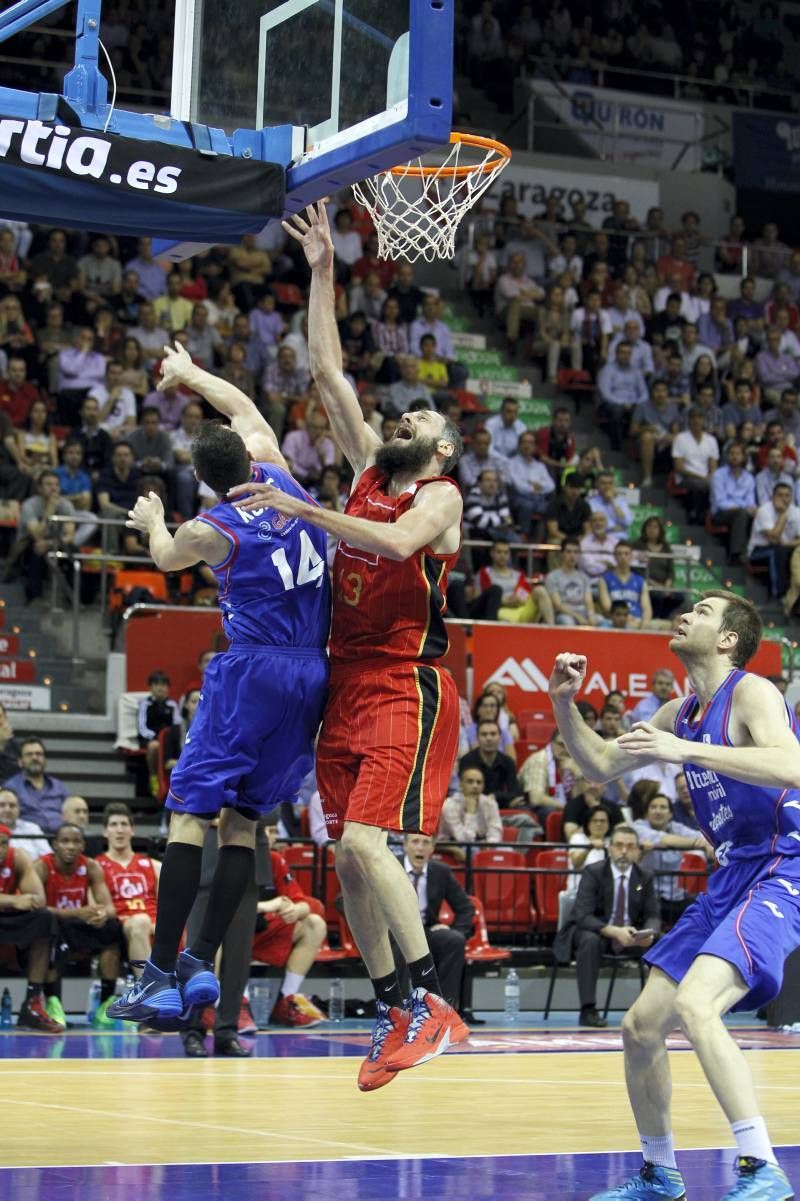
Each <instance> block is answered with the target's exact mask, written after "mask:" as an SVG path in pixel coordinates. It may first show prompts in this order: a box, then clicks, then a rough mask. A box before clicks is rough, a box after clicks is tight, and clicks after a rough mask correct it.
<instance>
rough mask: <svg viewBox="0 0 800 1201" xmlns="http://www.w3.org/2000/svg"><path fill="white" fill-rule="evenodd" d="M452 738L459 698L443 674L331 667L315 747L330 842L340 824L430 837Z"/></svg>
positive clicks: (429, 667)
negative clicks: (325, 706) (325, 702)
mask: <svg viewBox="0 0 800 1201" xmlns="http://www.w3.org/2000/svg"><path fill="white" fill-rule="evenodd" d="M458 732H459V700H458V690H457V688H456V685H455V682H454V680H453V677H452V676H451V675H450V673H449V672H447V671H444V670H443V669H442V668H441V667H436V666H434V665H433V664H429V663H420V662H407V661H402V662H398V663H393V662H391V661H387V662H386V663H385V664H382V665H380V666H377V667H376V666H374V663H371V664H369V665H368V666H367V665H364V664H360V665H353V666H349V665H348V666H347V667H344V668H343V667H341V666H334V667H333V668H332V671H331V679H330V690H329V693H328V704H327V708H326V710H325V716H324V718H323V721H322V732H321V733H320V738H319V745H318V747H317V787H318V788H319V793H320V797H321V798H322V808H323V811H324V813H325V821H326V823H327V827H328V837H329V838H334V839H338V838H340V837H341V833H342V826H343V824H344V822H345V821H353V822H362V823H363V824H364V825H367V826H379V827H380V828H381V829H384V830H400V831H402V832H404V833H406V834H412V833H422V834H430V835H435V834H436V831H437V829H438V827H439V815H440V813H441V810H442V805H443V804H444V800H445V797H446V796H447V788H448V785H449V783H450V777H451V775H452V773H453V764H454V763H455V758H456V753H457V751H458Z"/></svg>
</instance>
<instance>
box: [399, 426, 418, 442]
mask: <svg viewBox="0 0 800 1201" xmlns="http://www.w3.org/2000/svg"><path fill="white" fill-rule="evenodd" d="M413 437H414V431H413V430H412V429H411V426H409V425H401V426H398V428H397V432H396V433H395V438H402V440H403V441H404V442H410V441H411V439H412V438H413Z"/></svg>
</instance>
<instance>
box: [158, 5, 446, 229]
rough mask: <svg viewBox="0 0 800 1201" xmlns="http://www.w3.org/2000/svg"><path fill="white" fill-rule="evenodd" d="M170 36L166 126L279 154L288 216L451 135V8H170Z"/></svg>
mask: <svg viewBox="0 0 800 1201" xmlns="http://www.w3.org/2000/svg"><path fill="white" fill-rule="evenodd" d="M175 35H176V36H175V55H174V60H173V76H172V105H171V115H172V116H173V117H174V118H177V119H179V120H181V121H193V122H199V123H200V124H202V125H208V126H212V127H219V128H221V129H224V130H225V132H226V133H227V134H228V135H229V136H231V137H233V139H234V145H236V143H237V141H241V142H243V141H244V140H245V137H244V135H240V136H239V138H238V139H237V135H236V131H237V130H239V131H244V130H250V131H253V132H256V131H263V134H264V142H265V144H266V146H268V147H270V155H271V156H274V155H275V154H276V153H281V149H280V147H281V145H283V147H284V148H283V154H284V156H285V155H286V154H287V153H288V156H289V157H288V158H285V165H286V167H287V188H286V191H287V200H288V208H289V209H290V210H297V209H298V208H299V207H301V206H302V205H303V204H306V203H308V202H309V200H313V199H318V198H319V197H320V196H322V195H325V194H326V193H327V192H329V191H331V190H335V189H336V188H339V187H342V186H343V185H345V184H349V183H352V182H354V181H355V180H356V179H362V178H364V176H366V175H369V174H374V173H375V171H377V170H380V169H381V168H383V167H387V166H391V165H394V164H395V163H399V162H403V161H406V160H407V159H409V158H411V157H413V156H415V155H416V154H419V153H421V152H423V151H424V150H425V149H429V148H430V147H432V146H435V145H442V144H443V143H445V142H446V141H447V139H448V137H449V135H450V124H451V115H452V89H453V53H452V39H453V7H452V0H177V3H176V17H175ZM236 46H242V47H245V48H246V53H244V54H239V53H236V52H235V51H234V52H233V53H232V52H231V48H232V47H236ZM287 135H288V136H287Z"/></svg>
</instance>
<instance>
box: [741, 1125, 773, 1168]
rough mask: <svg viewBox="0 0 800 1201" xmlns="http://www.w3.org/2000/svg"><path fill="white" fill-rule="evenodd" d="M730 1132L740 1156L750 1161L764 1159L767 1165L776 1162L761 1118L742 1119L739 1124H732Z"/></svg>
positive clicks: (765, 1126)
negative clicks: (746, 1157) (748, 1158)
mask: <svg viewBox="0 0 800 1201" xmlns="http://www.w3.org/2000/svg"><path fill="white" fill-rule="evenodd" d="M731 1130H732V1131H733V1137H734V1138H735V1139H736V1147H737V1150H738V1152H739V1154H740V1155H748V1156H749V1157H750V1158H751V1159H765V1160H766V1161H767V1163H777V1162H778V1161H777V1159H776V1158H775V1152H774V1151H773V1150H772V1143H771V1142H770V1141H769V1135H768V1134H767V1124H766V1122H765V1121H764V1119H763V1118H743V1119H742V1121H741V1122H732V1123H731Z"/></svg>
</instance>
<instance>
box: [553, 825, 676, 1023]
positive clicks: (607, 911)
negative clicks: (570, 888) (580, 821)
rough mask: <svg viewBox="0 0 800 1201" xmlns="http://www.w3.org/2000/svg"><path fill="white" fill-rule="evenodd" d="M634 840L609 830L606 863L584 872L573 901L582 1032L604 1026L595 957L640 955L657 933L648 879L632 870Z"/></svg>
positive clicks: (628, 833)
mask: <svg viewBox="0 0 800 1201" xmlns="http://www.w3.org/2000/svg"><path fill="white" fill-rule="evenodd" d="M639 854H640V849H639V838H638V835H637V834H636V831H635V830H632V829H631V827H630V826H625V825H619V826H615V827H614V833H613V836H612V838H611V845H610V846H609V849H608V856H609V857H608V860H607V861H605V862H604V863H593V864H591V865H590V866H589V867H587V868H585V869H584V871H583V873H582V875H581V881H580V885H579V886H578V895H577V897H576V898H575V909H574V914H573V916H574V921H575V941H574V950H575V965H576V969H577V977H578V996H579V998H580V1003H581V1016H580V1023H581V1025H582V1026H605V1025H606V1021H605V1018H602V1017H601V1016H600V1014H599V1013H598V1012H597V1006H596V1002H595V990H596V987H597V977H598V975H599V973H600V962H601V957H602V956H603V955H604V954H606V955H607V954H609V953H610V954H613V955H617V954H620V953H622V952H625V953H631V952H636V951H638V952H642V951H644V950H646V948H647V947H649V946H651V945H652V943H653V940H654V938H655V936H656V934H657V933H658V931H659V930H660V928H661V918H660V916H659V910H658V896H657V894H656V890H655V884H654V879H653V875H652V873H651V872H647V871H643V870H642V868H640V867H639V866H638V859H639Z"/></svg>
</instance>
